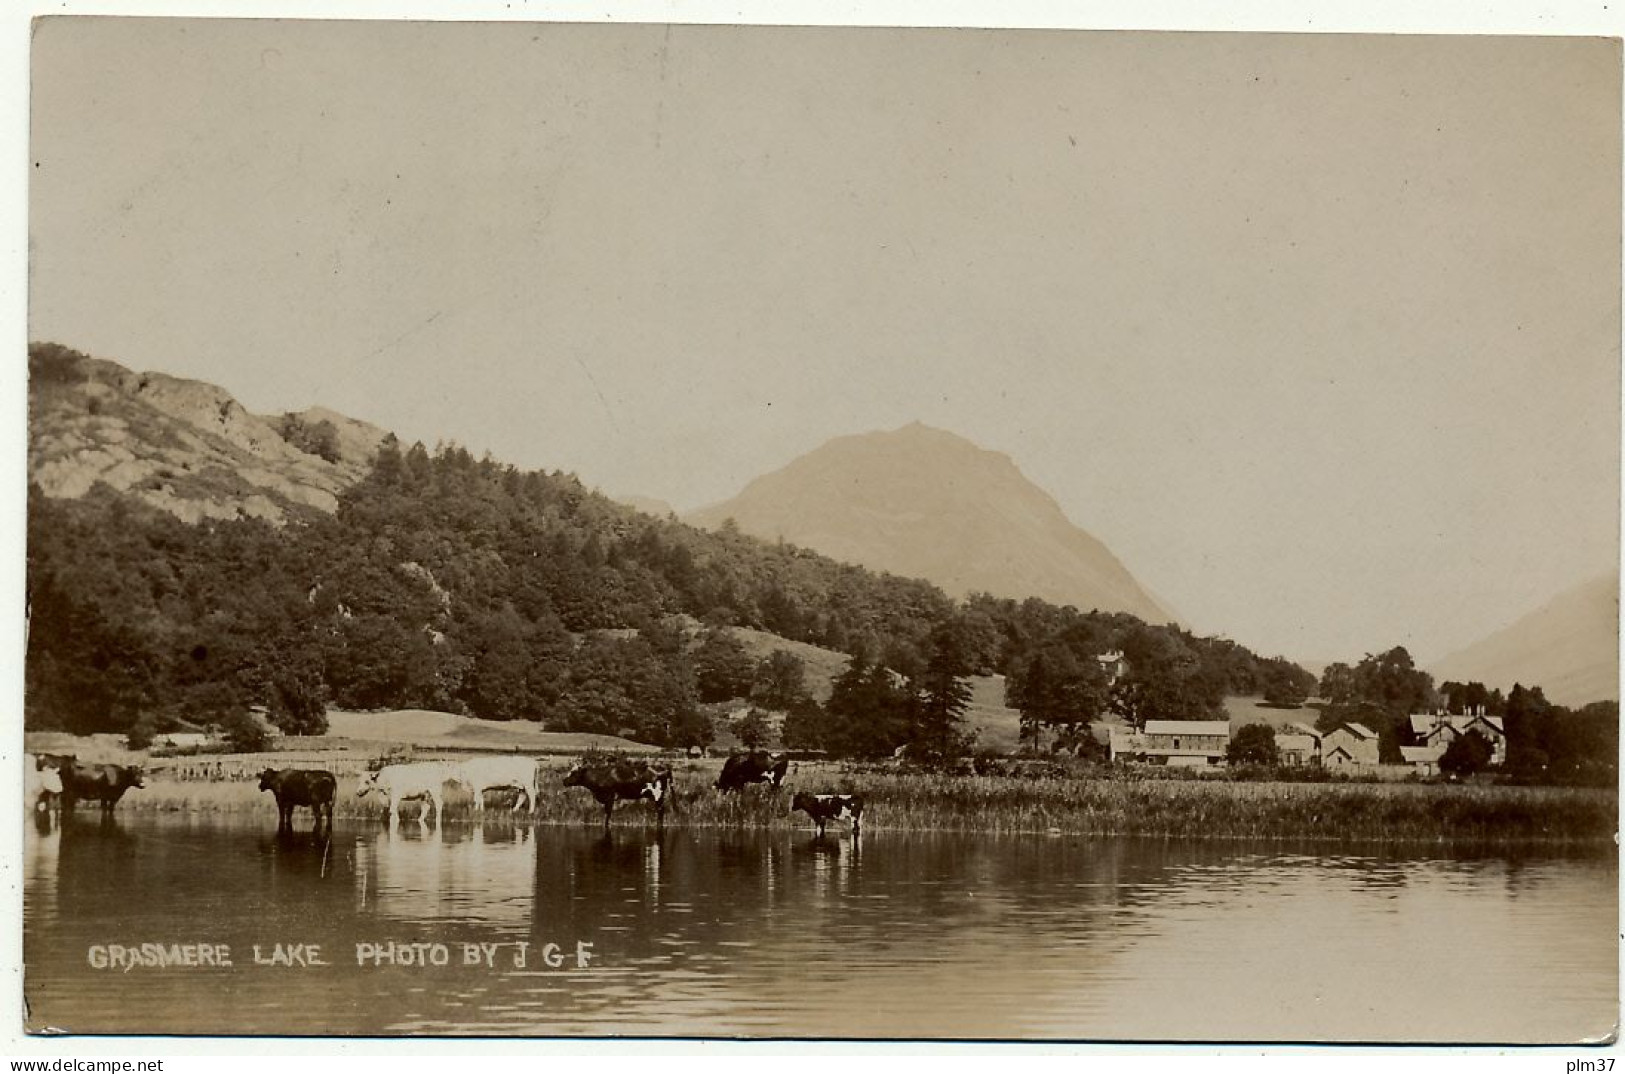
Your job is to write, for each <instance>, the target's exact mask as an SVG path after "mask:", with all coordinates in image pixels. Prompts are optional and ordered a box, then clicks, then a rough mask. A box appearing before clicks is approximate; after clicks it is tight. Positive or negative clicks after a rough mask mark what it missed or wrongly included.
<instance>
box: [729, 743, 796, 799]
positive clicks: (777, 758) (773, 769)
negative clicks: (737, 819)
mask: <svg viewBox="0 0 1625 1074" xmlns="http://www.w3.org/2000/svg"><path fill="white" fill-rule="evenodd" d="M789 770H790V758H789V757H788V756H786V755H785V754H782V753H780V754H772V753H768V752H767V751H766V750H751V751H750V752H749V753H731V754H729V755H728V760H727V761H725V762H724V763H723V765H722V774H721V775H720V776H718V777H717V790H719V791H721V792H722V793H723V794H727V793H728V792H729V791H742V790H744V789H745V787H746V786H747V785H749V784H752V783H766V784H768V785H769V786H771V787H772V788H773V789H774V790H778V789H779V787H780V786H781V785H782V784H783V783H784V774H785V773H786V772H788V771H789Z"/></svg>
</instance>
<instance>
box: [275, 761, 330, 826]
mask: <svg viewBox="0 0 1625 1074" xmlns="http://www.w3.org/2000/svg"><path fill="white" fill-rule="evenodd" d="M338 789H339V781H338V780H336V779H334V778H333V773H331V772H323V771H321V770H318V769H303V768H281V769H277V768H267V769H266V770H265V771H263V772H261V773H260V790H262V791H270V792H271V795H272V796H273V797H274V798H276V811H277V824H276V826H277V829H278V830H281V829H284V828H292V827H293V811H294V810H295V809H297V808H298V807H300V806H306V807H307V808H309V809H310V815H311V816H312V817H313V818H315V821H316V827H318V828H320V827H321V826H322V821H323V820H324V819H325V820H326V821H327V823H328V824H332V823H333V798H334V797H335V796H336V795H337V794H338Z"/></svg>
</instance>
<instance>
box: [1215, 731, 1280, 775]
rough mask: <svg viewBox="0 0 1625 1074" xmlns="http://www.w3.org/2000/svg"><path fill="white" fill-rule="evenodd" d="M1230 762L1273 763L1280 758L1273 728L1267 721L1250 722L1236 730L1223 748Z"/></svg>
mask: <svg viewBox="0 0 1625 1074" xmlns="http://www.w3.org/2000/svg"><path fill="white" fill-rule="evenodd" d="M1225 759H1226V760H1228V761H1229V762H1230V763H1231V764H1265V765H1273V764H1275V763H1276V762H1277V761H1279V760H1280V754H1279V753H1278V752H1277V750H1276V747H1275V728H1273V727H1271V726H1270V725H1269V724H1267V723H1250V724H1247V725H1246V726H1244V727H1242V728H1241V729H1240V730H1239V731H1237V732H1236V733H1235V734H1234V735H1233V736H1231V739H1230V745H1229V746H1228V747H1226V748H1225Z"/></svg>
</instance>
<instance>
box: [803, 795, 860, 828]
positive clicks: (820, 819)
mask: <svg viewBox="0 0 1625 1074" xmlns="http://www.w3.org/2000/svg"><path fill="white" fill-rule="evenodd" d="M798 809H799V810H801V812H803V813H805V814H807V816H809V817H811V818H812V819H813V823H815V824H817V825H818V835H819V837H820V838H822V837H823V835H824V825H826V824H828V823H829V822H830V821H832V820H850V821H851V822H852V834H853V835H858V834H860V832H859V825H860V824H862V822H863V799H862V798H861V797H859V796H858V795H856V794H808V793H806V792H805V791H803V792H800V793H798V794H797V795H796V796H795V797H794V798H793V799H791V801H790V812H792V813H794V812H795V811H796V810H798Z"/></svg>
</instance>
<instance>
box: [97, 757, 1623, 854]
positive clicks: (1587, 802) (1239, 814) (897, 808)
mask: <svg viewBox="0 0 1625 1074" xmlns="http://www.w3.org/2000/svg"><path fill="white" fill-rule="evenodd" d="M809 767H810V766H809ZM564 771H565V769H564V768H552V767H549V768H547V769H544V772H543V775H542V781H541V793H540V796H539V798H538V801H537V803H536V810H535V812H534V813H533V814H529V813H523V812H521V813H519V814H516V815H512V816H513V819H515V820H519V821H522V822H528V823H537V824H567V825H596V824H601V823H602V818H603V813H602V810H601V808H600V807H599V806H598V805H597V803H596V802H595V801H594V800H593V799H592V796H591V795H590V794H588V793H587V792H586V791H584V790H581V789H577V788H566V787H564V786H563V785H562V779H563V774H564ZM714 778H715V766H714V765H711V766H707V765H701V764H687V765H683V766H680V767H679V768H678V770H677V772H676V780H675V783H674V786H673V794H672V799H671V800H670V801H669V803H668V807H667V812H666V823H667V824H668V825H670V826H680V827H706V828H732V829H796V828H806V827H810V822H809V821H808V820H807V818H806V817H805V816H803V815H802V814H799V813H797V814H794V815H792V814H791V813H790V812H789V810H790V802H791V797H792V794H793V793H794V791H795V790H796V789H803V790H812V791H820V792H843V793H852V792H856V793H858V794H861V795H862V796H863V798H864V801H865V812H864V827H865V829H866V830H874V831H882V830H894V831H984V832H1000V833H1002V832H1009V833H1015V832H1039V833H1045V832H1048V833H1055V832H1059V833H1064V834H1077V835H1134V836H1155V837H1166V838H1179V839H1188V838H1207V839H1246V840H1287V839H1292V840H1297V839H1329V840H1336V841H1344V842H1360V843H1377V842H1381V843H1394V842H1399V843H1451V844H1457V843H1459V844H1464V845H1465V844H1473V845H1494V844H1526V843H1538V844H1552V845H1595V844H1601V843H1608V842H1611V841H1612V840H1613V838H1614V834H1615V832H1616V830H1617V827H1618V825H1617V819H1618V796H1617V793H1616V792H1615V791H1613V790H1611V789H1608V790H1595V789H1574V788H1555V787H1510V786H1492V785H1465V786H1464V785H1452V784H1426V783H1267V782H1230V781H1226V780H1162V779H1144V780H1142V779H1077V778H1045V779H1020V778H1011V777H1001V776H964V775H936V774H930V773H923V772H898V771H884V770H867V771H866V770H861V769H840V768H836V767H834V766H828V767H823V768H818V769H810V770H807V771H802V772H799V773H797V774H795V775H793V776H792V777H791V779H790V780H789V781H787V783H786V786H785V788H784V789H782V790H780V791H778V792H777V793H775V792H773V791H771V790H769V789H768V788H766V787H751V788H748V789H746V790H745V791H744V792H742V793H738V794H729V795H722V794H720V793H718V792H717V791H716V790H714V789H713V788H712V786H711V784H712V781H713V780H714ZM355 786H356V784H355V780H354V779H353V778H344V777H341V778H340V781H339V794H338V799H337V801H336V802H335V805H334V814H335V816H337V817H340V818H352V819H382V818H383V817H384V815H385V808H386V805H387V803H386V800H385V799H384V798H382V797H380V796H378V795H370V796H368V797H366V798H360V799H358V798H357V797H356V795H355ZM445 801H446V814H447V820H448V822H452V823H458V822H466V821H468V820H471V819H473V817H474V815H475V814H474V809H473V803H472V800H471V799H470V798H469V796H468V795H467V794H464V793H459V792H458V791H457V790H456V789H455V788H451V787H448V788H447V792H446V797H445ZM487 802H488V804H487V810H486V812H487V816H488V817H489V818H491V819H497V818H506V817H509V816H510V813H509V811H508V810H509V803H508V802H507V801H503V800H502V799H501V798H500V796H498V795H495V794H493V795H492V796H491V797H490V798H488V800H487ZM118 808H119V810H120V811H121V812H123V811H131V812H136V813H145V812H154V811H156V812H186V813H198V814H236V813H263V814H266V815H268V816H274V814H275V807H274V804H273V802H272V799H271V795H270V794H268V793H265V792H261V791H260V790H259V789H258V786H257V782H256V781H254V780H250V779H236V780H225V781H173V780H169V779H166V778H164V777H163V776H161V775H160V776H149V777H148V780H147V786H146V787H145V788H143V789H140V790H134V791H131V792H129V793H128V794H127V795H126V796H125V798H124V800H123V801H122V802H121V803H120V804H119V807H118ZM421 808H423V807H422V805H420V804H419V803H417V802H408V803H406V804H405V805H404V806H403V813H404V816H405V818H406V820H408V821H409V822H411V821H415V819H416V816H417V811H418V810H419V809H421ZM81 809H82V810H84V811H85V812H86V813H87V814H88V813H90V812H91V811H92V810H94V809H95V806H94V804H86V805H83V806H81ZM297 823H299V824H301V825H303V824H306V823H309V821H308V819H307V814H305V813H304V812H300V813H299V814H298V821H297ZM613 823H614V824H615V825H616V826H617V827H621V826H636V827H650V826H653V824H654V823H655V810H654V808H653V806H652V805H651V804H650V803H647V802H621V803H618V804H617V805H616V807H615V813H614V820H613ZM835 827H839V825H838V824H837V825H835V826H833V827H832V830H834V828H835Z"/></svg>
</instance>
